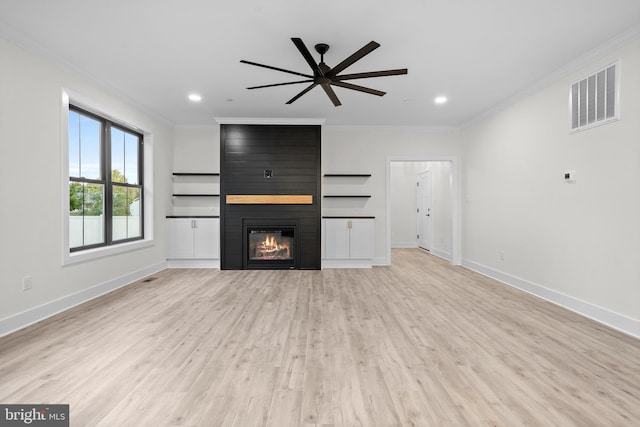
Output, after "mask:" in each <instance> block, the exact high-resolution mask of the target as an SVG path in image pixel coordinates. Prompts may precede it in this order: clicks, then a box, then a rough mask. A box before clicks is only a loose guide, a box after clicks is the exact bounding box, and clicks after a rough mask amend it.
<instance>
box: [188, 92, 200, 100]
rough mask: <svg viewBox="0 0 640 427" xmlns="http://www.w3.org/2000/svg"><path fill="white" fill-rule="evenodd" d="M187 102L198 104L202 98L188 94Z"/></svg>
mask: <svg viewBox="0 0 640 427" xmlns="http://www.w3.org/2000/svg"><path fill="white" fill-rule="evenodd" d="M189 101H193V102H200V101H202V96H200V95H198V94H197V93H190V94H189Z"/></svg>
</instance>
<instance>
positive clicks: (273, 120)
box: [215, 117, 326, 126]
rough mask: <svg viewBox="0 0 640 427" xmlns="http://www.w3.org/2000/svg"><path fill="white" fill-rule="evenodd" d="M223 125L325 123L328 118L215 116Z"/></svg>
mask: <svg viewBox="0 0 640 427" xmlns="http://www.w3.org/2000/svg"><path fill="white" fill-rule="evenodd" d="M215 120H216V122H218V124H221V125H320V126H322V125H324V124H325V122H326V119H314V118H278V117H261V118H259V117H215Z"/></svg>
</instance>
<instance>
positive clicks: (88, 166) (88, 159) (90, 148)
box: [79, 114, 102, 179]
mask: <svg viewBox="0 0 640 427" xmlns="http://www.w3.org/2000/svg"><path fill="white" fill-rule="evenodd" d="M79 117H80V124H79V133H80V176H81V177H84V178H89V179H102V173H101V167H100V162H101V155H100V135H101V134H102V124H101V123H100V122H99V121H98V120H95V119H92V118H91V117H87V116H83V115H81V114H80V115H79Z"/></svg>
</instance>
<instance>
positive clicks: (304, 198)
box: [226, 194, 313, 205]
mask: <svg viewBox="0 0 640 427" xmlns="http://www.w3.org/2000/svg"><path fill="white" fill-rule="evenodd" d="M226 203H227V204H228V205H312V204H313V196H312V195H310V194H282V195H274V194H260V195H250V194H228V195H227V197H226Z"/></svg>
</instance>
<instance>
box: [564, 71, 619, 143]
mask: <svg viewBox="0 0 640 427" xmlns="http://www.w3.org/2000/svg"><path fill="white" fill-rule="evenodd" d="M619 68H620V63H619V62H614V63H613V64H609V65H607V66H606V67H604V68H602V69H600V70H598V71H596V72H595V73H593V74H591V75H589V76H587V77H585V78H583V79H581V80H578V81H576V82H574V83H572V84H571V92H570V104H569V106H570V109H571V130H572V131H580V130H583V129H587V128H590V127H594V126H598V125H601V124H605V123H609V122H611V121H614V120H618V117H619V115H618V84H619Z"/></svg>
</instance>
